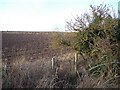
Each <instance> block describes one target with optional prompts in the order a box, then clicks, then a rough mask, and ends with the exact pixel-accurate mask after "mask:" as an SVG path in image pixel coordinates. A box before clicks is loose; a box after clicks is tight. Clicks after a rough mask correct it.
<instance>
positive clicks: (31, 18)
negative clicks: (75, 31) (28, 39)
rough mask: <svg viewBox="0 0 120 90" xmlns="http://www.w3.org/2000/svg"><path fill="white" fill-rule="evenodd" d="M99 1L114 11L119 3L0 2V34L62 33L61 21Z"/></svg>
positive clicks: (86, 0)
mask: <svg viewBox="0 0 120 90" xmlns="http://www.w3.org/2000/svg"><path fill="white" fill-rule="evenodd" d="M103 1H104V3H106V4H109V5H112V6H113V8H114V9H116V11H117V8H118V2H119V0H0V31H57V30H58V29H59V30H61V31H64V30H65V24H66V23H65V21H69V20H70V19H71V18H73V17H75V15H76V14H78V15H81V14H83V13H84V12H87V11H89V6H90V5H91V4H92V5H99V4H101V3H102V2H103ZM56 27H57V28H58V29H56Z"/></svg>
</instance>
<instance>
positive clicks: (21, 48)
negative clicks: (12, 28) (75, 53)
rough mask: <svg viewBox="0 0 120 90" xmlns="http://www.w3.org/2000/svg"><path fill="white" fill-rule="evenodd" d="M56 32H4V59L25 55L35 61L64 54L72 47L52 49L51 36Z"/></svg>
mask: <svg viewBox="0 0 120 90" xmlns="http://www.w3.org/2000/svg"><path fill="white" fill-rule="evenodd" d="M53 33H54V32H2V59H3V61H4V60H5V61H6V60H7V61H11V60H13V59H14V58H16V57H21V56H24V57H25V59H26V60H29V61H34V60H36V59H39V58H40V59H41V58H52V57H53V56H58V55H60V54H64V53H66V52H67V51H69V50H70V49H68V48H64V49H52V48H51V47H50V42H51V37H52V35H53Z"/></svg>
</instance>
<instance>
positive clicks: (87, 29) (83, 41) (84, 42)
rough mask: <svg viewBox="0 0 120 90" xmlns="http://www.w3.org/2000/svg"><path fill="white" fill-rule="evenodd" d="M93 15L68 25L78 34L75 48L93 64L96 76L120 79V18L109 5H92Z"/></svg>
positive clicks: (91, 69)
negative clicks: (118, 77)
mask: <svg viewBox="0 0 120 90" xmlns="http://www.w3.org/2000/svg"><path fill="white" fill-rule="evenodd" d="M90 11H91V12H90V13H85V14H84V15H82V16H81V17H80V16H78V15H77V17H76V18H74V20H71V21H69V22H67V25H66V27H67V29H68V30H72V31H77V32H76V34H77V37H76V39H74V41H75V43H74V45H73V46H74V49H75V50H76V51H77V52H78V53H79V54H81V55H82V56H83V58H84V57H87V60H88V61H89V62H90V63H89V65H87V66H88V67H87V68H88V70H89V72H90V73H91V74H92V75H95V76H96V75H97V76H101V75H103V76H104V77H107V76H108V77H111V76H112V77H116V76H119V74H120V73H119V70H120V61H119V56H120V55H119V53H120V39H119V37H120V28H119V25H118V21H119V19H117V18H116V16H115V13H114V11H113V10H112V9H111V8H110V7H109V6H107V5H104V4H100V5H99V6H92V5H91V6H90Z"/></svg>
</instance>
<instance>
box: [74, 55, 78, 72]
mask: <svg viewBox="0 0 120 90" xmlns="http://www.w3.org/2000/svg"><path fill="white" fill-rule="evenodd" d="M77 60H78V54H77V53H75V61H74V62H75V66H74V67H75V72H76V71H77Z"/></svg>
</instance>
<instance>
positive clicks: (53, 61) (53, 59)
mask: <svg viewBox="0 0 120 90" xmlns="http://www.w3.org/2000/svg"><path fill="white" fill-rule="evenodd" d="M51 62H52V69H54V63H55V58H52V60H51Z"/></svg>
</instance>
